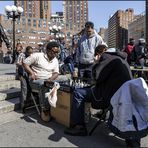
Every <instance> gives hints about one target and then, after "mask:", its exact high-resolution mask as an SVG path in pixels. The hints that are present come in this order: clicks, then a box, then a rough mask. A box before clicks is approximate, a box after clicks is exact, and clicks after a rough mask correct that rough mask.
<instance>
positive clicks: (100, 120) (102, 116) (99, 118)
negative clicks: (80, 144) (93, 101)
mask: <svg viewBox="0 0 148 148" xmlns="http://www.w3.org/2000/svg"><path fill="white" fill-rule="evenodd" d="M108 111H109V108H106V109H102V113H97V114H95V115H93V116H94V117H95V119H97V122H96V123H95V124H94V126H93V127H92V129H91V130H90V131H89V132H88V135H89V136H91V135H92V133H93V132H94V130H95V129H96V128H97V127H98V126H99V125H100V124H101V123H104V122H105V121H106V114H107V112H108Z"/></svg>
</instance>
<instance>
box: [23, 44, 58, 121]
mask: <svg viewBox="0 0 148 148" xmlns="http://www.w3.org/2000/svg"><path fill="white" fill-rule="evenodd" d="M59 52H60V48H59V44H58V43H57V42H49V43H48V44H47V46H46V52H45V53H41V52H40V53H33V54H32V55H31V56H30V57H28V58H26V59H25V60H24V63H23V65H24V68H25V70H26V71H27V72H28V73H29V78H30V82H29V83H30V86H31V89H32V91H33V90H36V91H38V93H39V103H40V107H41V119H42V120H44V121H47V122H48V121H49V120H50V115H49V113H50V105H49V103H48V100H47V98H45V93H46V92H48V91H49V88H47V87H45V86H44V81H45V80H46V81H48V82H50V81H52V80H55V79H56V78H57V77H58V74H59V63H58V59H57V58H56V57H57V55H58V53H59Z"/></svg>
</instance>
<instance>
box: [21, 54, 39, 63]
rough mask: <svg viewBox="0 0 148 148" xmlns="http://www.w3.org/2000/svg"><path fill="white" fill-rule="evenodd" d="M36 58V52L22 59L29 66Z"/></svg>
mask: <svg viewBox="0 0 148 148" xmlns="http://www.w3.org/2000/svg"><path fill="white" fill-rule="evenodd" d="M37 58H38V56H37V54H36V53H33V54H31V55H30V56H29V57H27V58H26V59H25V60H24V63H25V64H27V65H29V66H30V65H32V64H34V63H35V62H36V61H37Z"/></svg>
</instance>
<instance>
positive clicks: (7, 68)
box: [0, 63, 16, 75]
mask: <svg viewBox="0 0 148 148" xmlns="http://www.w3.org/2000/svg"><path fill="white" fill-rule="evenodd" d="M15 72H16V65H15V64H2V63H0V75H2V74H11V73H15Z"/></svg>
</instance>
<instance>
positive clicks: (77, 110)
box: [65, 45, 132, 136]
mask: <svg viewBox="0 0 148 148" xmlns="http://www.w3.org/2000/svg"><path fill="white" fill-rule="evenodd" d="M126 58H127V54H126V53H124V52H119V51H116V52H109V51H106V46H105V45H98V46H97V47H96V49H95V60H96V63H95V65H94V66H93V69H92V75H93V77H94V80H95V86H94V87H91V88H90V87H88V88H77V89H75V90H74V92H73V101H72V115H71V119H72V127H71V128H68V129H66V130H65V134H69V135H73V136H78V135H79V136H85V135H87V129H86V126H85V122H84V103H85V102H91V105H92V107H93V108H95V109H100V108H107V107H109V105H110V99H111V97H112V96H113V95H114V93H115V92H116V91H117V90H118V89H119V88H120V86H121V85H122V84H123V83H124V82H126V81H128V80H131V79H132V73H131V70H130V67H129V65H128V63H127V61H126Z"/></svg>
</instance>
